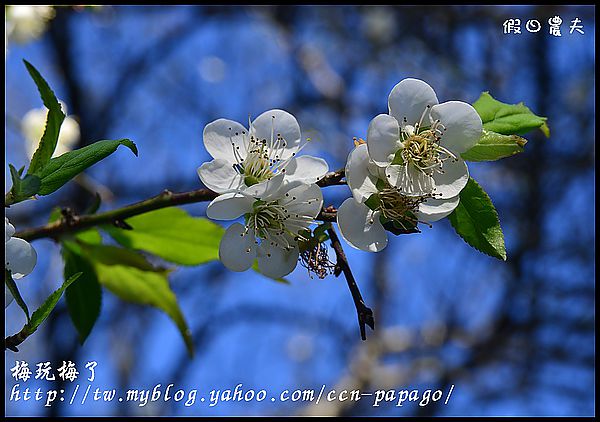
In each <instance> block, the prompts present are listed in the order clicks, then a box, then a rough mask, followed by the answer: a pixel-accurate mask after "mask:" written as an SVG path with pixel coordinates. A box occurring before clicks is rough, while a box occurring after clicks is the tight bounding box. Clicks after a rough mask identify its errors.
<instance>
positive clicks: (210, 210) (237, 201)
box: [206, 192, 254, 220]
mask: <svg viewBox="0 0 600 422" xmlns="http://www.w3.org/2000/svg"><path fill="white" fill-rule="evenodd" d="M253 203H254V198H252V197H249V196H247V195H243V194H241V193H239V192H229V193H224V194H223V195H219V196H217V197H216V198H215V199H213V200H212V202H211V203H210V204H208V207H207V208H206V216H207V217H208V218H212V219H213V220H235V219H236V218H238V217H241V216H242V215H244V214H246V213H249V212H250V211H252V204H253Z"/></svg>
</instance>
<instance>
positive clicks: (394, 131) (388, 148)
mask: <svg viewBox="0 0 600 422" xmlns="http://www.w3.org/2000/svg"><path fill="white" fill-rule="evenodd" d="M367 147H368V151H369V157H370V158H371V160H373V161H374V162H375V163H377V164H378V165H380V166H386V165H388V164H390V163H391V162H392V160H393V159H394V155H395V154H396V151H398V150H399V149H400V148H401V147H402V143H401V141H400V125H399V123H398V120H396V119H395V118H394V117H392V116H390V115H389V114H380V115H378V116H375V118H374V119H373V120H371V123H369V129H368V130H367Z"/></svg>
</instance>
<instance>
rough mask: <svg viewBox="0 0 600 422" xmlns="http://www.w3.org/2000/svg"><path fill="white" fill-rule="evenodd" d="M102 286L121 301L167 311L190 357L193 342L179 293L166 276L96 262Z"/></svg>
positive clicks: (159, 273)
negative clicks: (176, 292) (175, 291)
mask: <svg viewBox="0 0 600 422" xmlns="http://www.w3.org/2000/svg"><path fill="white" fill-rule="evenodd" d="M94 266H95V268H96V274H97V275H98V280H99V281H100V284H102V285H103V286H104V287H106V288H107V289H108V290H110V291H111V292H112V293H114V294H115V295H116V296H118V297H119V298H121V299H123V300H125V301H128V302H133V303H137V304H141V305H149V306H154V307H156V308H158V309H160V310H162V311H164V312H165V313H166V314H167V315H168V316H169V317H170V318H171V319H172V320H173V321H174V322H175V324H176V325H177V328H178V329H179V331H180V332H181V335H182V336H183V339H184V341H185V345H186V347H187V350H188V352H189V354H190V355H193V353H194V352H193V350H194V347H193V342H192V337H191V333H190V330H189V329H188V327H187V324H186V322H185V319H184V317H183V314H182V313H181V310H180V309H179V305H178V303H177V299H176V297H175V293H173V291H172V290H171V288H170V287H169V282H168V280H167V276H166V273H164V272H154V271H144V270H142V269H140V268H135V267H130V266H126V265H105V264H103V263H101V262H98V261H96V262H94Z"/></svg>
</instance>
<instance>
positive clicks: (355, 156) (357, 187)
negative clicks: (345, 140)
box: [345, 144, 377, 203]
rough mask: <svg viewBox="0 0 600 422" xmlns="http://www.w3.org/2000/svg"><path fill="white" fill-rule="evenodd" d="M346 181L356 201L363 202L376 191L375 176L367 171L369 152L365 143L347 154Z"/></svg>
mask: <svg viewBox="0 0 600 422" xmlns="http://www.w3.org/2000/svg"><path fill="white" fill-rule="evenodd" d="M345 175H346V181H347V182H348V187H349V188H350V190H351V191H352V196H354V199H356V200H357V201H358V202H361V203H362V202H365V201H366V200H367V199H369V197H370V196H371V195H372V194H374V193H375V192H377V187H376V186H375V184H376V183H377V178H376V177H375V176H373V175H372V174H371V173H370V172H369V153H368V150H367V145H366V144H361V145H359V146H357V147H356V148H354V149H353V150H352V151H351V152H350V154H348V161H347V162H346V171H345Z"/></svg>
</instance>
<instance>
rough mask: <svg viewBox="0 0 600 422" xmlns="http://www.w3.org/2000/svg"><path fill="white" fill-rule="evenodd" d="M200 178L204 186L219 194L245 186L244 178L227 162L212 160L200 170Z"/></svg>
mask: <svg viewBox="0 0 600 422" xmlns="http://www.w3.org/2000/svg"><path fill="white" fill-rule="evenodd" d="M198 176H199V177H200V180H202V183H204V186H206V187H207V188H209V189H211V190H213V191H215V192H217V193H224V192H230V191H232V190H238V189H239V188H240V187H241V186H242V185H243V184H244V177H243V176H242V175H241V174H239V173H238V172H237V171H235V169H234V168H233V165H232V164H231V163H230V162H229V161H226V160H221V159H217V160H212V161H209V162H206V163H204V164H202V165H201V166H200V167H199V168H198Z"/></svg>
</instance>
